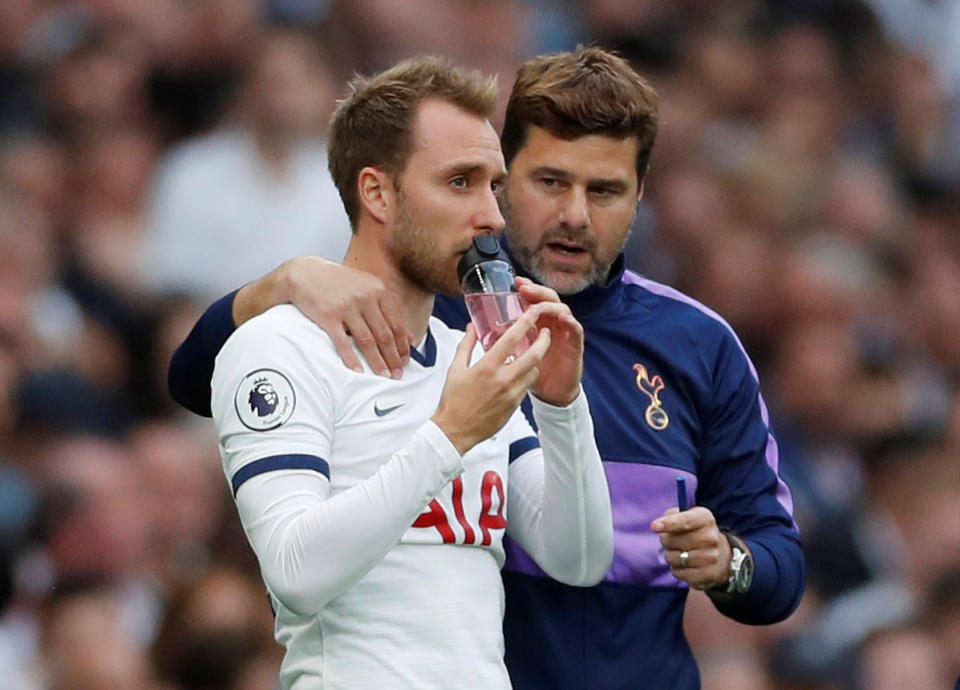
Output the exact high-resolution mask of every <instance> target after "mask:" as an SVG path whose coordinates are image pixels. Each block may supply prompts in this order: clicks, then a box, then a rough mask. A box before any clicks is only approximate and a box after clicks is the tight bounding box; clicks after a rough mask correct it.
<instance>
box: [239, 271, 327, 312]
mask: <svg viewBox="0 0 960 690" xmlns="http://www.w3.org/2000/svg"><path fill="white" fill-rule="evenodd" d="M309 259H315V260H316V261H320V262H323V263H331V262H328V261H326V260H325V259H320V258H319V257H309ZM306 260H308V259H307V258H300V259H292V260H290V261H287V262H285V263H282V264H280V265H279V266H277V268H275V269H273V270H272V271H270V273H268V274H267V275H265V276H263V277H262V278H260V279H258V280H255V281H253V282H252V283H247V284H246V285H244V286H243V287H242V288H240V289H239V290H237V293H236V297H235V298H234V300H233V312H232V314H233V323H234V324H235V325H236V326H239V325H241V324H243V323H246V322H247V321H249V320H250V319H252V318H253V317H254V316H257V315H259V314H262V313H263V312H265V311H266V310H267V309H269V308H270V307H275V306H277V305H278V304H288V303H290V302H294V303H295V299H294V291H295V290H296V286H297V284H298V283H297V280H296V279H295V277H294V276H293V275H292V274H293V272H294V271H295V267H296V262H298V261H306Z"/></svg>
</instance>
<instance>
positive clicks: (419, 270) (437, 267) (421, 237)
mask: <svg viewBox="0 0 960 690" xmlns="http://www.w3.org/2000/svg"><path fill="white" fill-rule="evenodd" d="M436 244H437V243H436V238H434V237H432V236H431V234H430V233H429V232H428V231H426V230H425V229H424V228H423V227H422V226H421V224H420V223H418V222H417V220H416V218H415V217H414V214H413V211H412V209H411V208H410V204H409V202H408V201H407V198H406V196H404V194H403V192H402V191H398V193H397V217H396V220H395V221H394V224H393V228H392V230H391V231H390V237H389V239H388V240H387V248H388V249H389V251H390V254H391V256H392V257H393V260H394V261H395V262H396V264H397V268H398V269H400V272H401V273H402V274H403V276H404V277H405V278H406V279H407V280H408V281H410V283H411V284H413V285H416V286H417V287H419V288H421V289H422V290H424V291H425V292H429V293H432V294H442V295H451V296H460V295H461V291H460V284H459V282H458V281H457V279H456V278H457V277H456V273H455V272H454V273H451V272H450V271H447V270H444V268H445V267H446V266H447V265H448V262H447V261H446V258H447V257H437V255H436V251H435V247H436Z"/></svg>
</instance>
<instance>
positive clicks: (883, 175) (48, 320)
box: [0, 0, 960, 690]
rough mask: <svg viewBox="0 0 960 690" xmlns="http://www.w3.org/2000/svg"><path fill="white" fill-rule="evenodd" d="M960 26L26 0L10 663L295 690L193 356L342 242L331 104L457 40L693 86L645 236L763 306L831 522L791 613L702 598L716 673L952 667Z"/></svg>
mask: <svg viewBox="0 0 960 690" xmlns="http://www.w3.org/2000/svg"><path fill="white" fill-rule="evenodd" d="M958 37H960V3H957V2H954V1H952V0H858V1H854V0H832V1H831V0H805V1H802V0H796V1H793V2H791V1H788V0H779V1H774V0H770V1H769V2H764V1H762V0H633V1H630V2H626V1H621V0H557V1H551V0H482V1H481V0H191V1H189V2H184V0H77V1H75V2H56V1H53V0H0V563H2V569H0V687H3V688H7V689H9V690H39V689H44V690H46V689H50V690H68V689H69V690H101V689H112V690H128V689H129V690H134V689H136V690H270V689H272V688H274V687H275V686H276V674H277V668H278V663H279V658H280V655H281V649H280V648H279V647H278V646H277V645H276V644H275V643H274V642H273V640H272V618H271V613H270V610H269V607H268V605H267V601H266V598H265V595H264V591H263V587H262V584H261V582H260V579H259V577H258V574H257V569H256V564H255V562H254V560H253V557H252V554H251V552H250V550H249V548H248V546H247V544H246V542H245V540H244V537H243V534H242V532H241V531H240V528H239V521H238V520H237V517H236V515H235V511H234V508H233V505H232V502H231V500H230V496H229V493H228V491H227V485H226V482H225V481H224V478H223V476H222V471H221V469H220V461H219V457H218V453H217V448H216V442H215V437H214V434H213V430H212V425H211V423H210V422H209V421H208V420H202V419H200V418H195V417H192V416H191V415H189V414H187V413H185V412H184V411H182V410H179V409H178V408H177V407H176V406H175V405H174V404H173V402H172V401H171V400H170V399H169V397H168V395H167V394H166V390H165V376H166V367H167V363H168V361H169V356H170V353H171V351H172V349H173V347H175V345H176V344H177V343H178V342H179V341H180V339H181V338H182V337H183V336H184V335H185V333H186V331H187V329H188V328H189V326H190V325H191V324H192V322H193V320H194V319H195V318H196V317H197V316H198V315H199V313H200V311H201V310H202V308H203V307H205V306H206V304H207V303H208V302H209V301H211V300H212V299H214V298H216V297H218V296H220V295H221V294H222V293H224V292H226V291H228V290H230V289H233V288H235V287H238V286H239V285H241V284H243V283H244V282H247V281H249V280H252V279H254V278H256V277H258V276H260V275H261V274H263V273H265V272H267V271H268V270H270V269H271V268H273V267H274V266H275V265H276V264H277V263H279V262H280V261H282V260H283V259H285V258H288V257H290V256H294V255H297V254H307V253H317V254H322V255H324V256H327V257H329V258H333V259H338V258H340V256H341V255H342V252H343V250H344V248H345V246H346V243H347V240H348V233H349V230H348V226H347V222H346V218H345V215H344V213H343V211H342V210H341V208H340V203H339V199H338V196H337V194H336V192H335V190H334V188H333V186H332V183H331V182H330V179H329V176H328V173H327V171H326V157H325V148H324V139H323V132H324V127H325V123H326V120H327V117H328V115H329V113H330V111H331V109H332V106H333V104H334V102H335V99H336V98H337V97H338V95H339V94H340V93H342V92H343V90H344V85H345V82H346V80H347V79H348V78H349V77H350V76H351V75H352V74H353V73H355V72H358V71H359V72H364V73H370V72H372V71H376V70H379V69H382V68H384V67H386V66H388V65H390V64H391V63H393V62H394V61H396V60H398V59H400V58H403V57H406V56H409V55H412V54H415V53H421V52H429V53H436V54H441V55H446V56H449V57H451V58H453V59H454V60H455V61H457V62H460V63H462V64H466V65H470V66H474V67H478V68H480V69H483V70H486V71H488V72H495V73H498V74H499V75H500V79H501V82H500V83H501V87H502V88H503V90H504V93H506V92H507V91H508V90H509V87H510V86H511V83H512V78H513V73H514V70H515V69H516V67H517V66H518V65H519V64H520V62H522V61H523V60H525V59H527V58H528V57H531V56H533V55H535V54H538V53H543V52H551V51H555V50H566V49H570V48H572V47H574V46H575V45H576V44H577V43H580V42H582V43H596V44H598V45H601V46H604V47H607V48H613V49H616V50H618V51H620V52H621V53H622V54H623V55H624V56H625V57H627V58H628V59H629V60H631V61H632V62H633V64H634V65H635V66H636V67H637V68H638V70H639V71H640V72H641V73H642V74H644V75H645V76H646V77H647V78H648V79H649V81H650V82H651V83H652V84H653V85H654V86H655V87H656V88H657V89H658V90H659V92H660V94H661V96H662V120H663V124H662V128H661V133H660V137H659V140H658V143H657V146H656V149H655V151H654V155H653V159H652V164H651V168H650V173H649V175H648V178H647V182H646V193H645V200H644V203H643V205H642V206H641V209H640V212H639V213H638V216H637V220H636V226H635V228H634V231H633V234H632V236H631V240H630V243H629V245H628V256H629V264H630V266H631V268H633V269H635V270H637V271H640V272H642V273H644V274H646V275H648V276H650V277H652V278H654V279H658V280H662V281H665V282H668V283H670V284H672V285H674V286H676V287H678V288H679V289H681V290H684V291H686V292H688V293H690V294H692V295H693V296H695V297H696V298H698V299H700V300H701V301H703V302H705V303H706V304H707V305H708V306H710V307H712V308H713V309H715V310H716V311H718V312H720V313H721V314H723V315H724V316H725V317H726V318H727V319H728V320H729V321H730V323H731V324H732V325H733V326H734V328H735V329H736V330H737V331H738V332H739V334H740V335H741V337H742V339H743V340H744V342H745V345H746V347H747V349H748V351H749V352H750V353H751V354H752V356H753V358H754V360H755V362H756V364H757V367H758V369H759V371H760V377H761V384H762V387H763V390H764V394H765V396H766V398H767V401H768V403H769V405H770V407H771V412H772V419H773V424H774V429H775V432H776V434H777V437H778V440H779V443H780V449H781V453H782V472H783V474H784V475H785V477H786V478H787V480H788V481H789V483H790V486H791V487H792V489H793V493H794V498H795V501H796V506H797V515H796V517H797V521H798V523H799V524H800V526H801V528H802V530H803V532H804V536H805V548H806V552H807V556H808V562H809V568H810V573H809V575H810V577H809V587H808V589H807V592H806V596H805V598H804V601H803V604H802V605H801V608H800V610H799V611H798V612H797V613H796V614H795V615H794V616H793V617H792V618H791V619H790V620H789V621H787V622H786V623H783V624H780V625H777V626H773V627H769V628H749V627H746V626H741V625H738V624H736V623H732V622H730V621H727V620H726V619H723V618H722V617H721V616H719V615H718V614H716V613H715V612H714V611H713V609H712V607H711V605H710V603H709V601H708V600H707V598H706V597H705V596H703V595H702V594H699V593H694V594H692V595H691V597H690V602H689V605H688V616H687V624H688V625H687V628H688V635H689V637H690V640H691V642H692V644H693V645H694V648H695V652H696V655H697V657H698V660H699V662H700V665H701V669H702V672H703V676H704V686H705V688H706V689H707V690H724V689H726V688H736V690H761V689H766V690H827V689H832V688H862V689H863V690H885V689H888V688H889V689H893V688H906V687H909V688H911V690H939V689H941V688H948V687H952V686H953V681H954V680H955V679H956V678H957V676H958V674H960V471H958V463H957V460H956V459H957V457H958V455H960V220H958V219H960V39H958ZM496 124H497V126H498V127H499V122H498V123H496ZM651 624H654V623H653V622H651ZM636 682H638V683H640V682H642V679H636Z"/></svg>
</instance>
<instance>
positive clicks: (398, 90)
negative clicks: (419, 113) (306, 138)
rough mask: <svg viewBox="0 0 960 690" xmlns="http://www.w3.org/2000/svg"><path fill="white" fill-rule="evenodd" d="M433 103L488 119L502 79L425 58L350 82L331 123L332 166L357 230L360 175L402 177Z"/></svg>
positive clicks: (344, 203)
mask: <svg viewBox="0 0 960 690" xmlns="http://www.w3.org/2000/svg"><path fill="white" fill-rule="evenodd" d="M428 98H438V99H441V100H444V101H448V102H449V103H452V104H453V105H456V106H458V107H460V108H462V109H463V110H466V111H467V112H469V113H472V114H474V115H477V116H478V117H482V118H487V117H490V114H491V113H492V112H493V110H494V108H496V105H497V80H496V77H491V76H485V75H483V74H481V73H480V72H477V71H474V70H467V69H464V68H461V67H457V66H455V65H453V64H452V63H450V62H449V61H447V60H445V59H443V58H437V57H431V56H422V57H416V58H411V59H409V60H404V61H403V62H400V63H398V64H396V65H394V66H393V67H391V68H390V69H388V70H386V71H385V72H381V73H380V74H377V75H375V76H373V77H361V76H358V77H355V78H354V79H353V80H352V81H351V82H350V93H349V94H348V95H347V97H346V98H344V99H343V100H342V101H340V102H339V104H338V106H337V109H336V111H335V112H334V114H333V119H332V120H331V123H330V134H329V147H330V151H329V165H330V174H331V175H332V176H333V181H334V182H335V183H336V185H337V189H339V190H340V198H341V199H343V205H344V207H345V208H346V209H347V215H348V216H350V222H351V224H353V225H354V226H356V222H357V219H358V218H359V212H360V200H359V198H358V196H357V177H358V175H359V174H360V171H361V170H362V169H363V168H365V167H367V166H374V167H377V168H380V169H381V170H384V171H386V172H388V173H390V174H391V175H394V177H395V178H396V177H397V176H399V174H400V172H401V171H402V170H403V168H404V166H405V165H406V162H407V158H408V157H409V156H410V153H411V151H412V149H413V137H412V129H413V118H414V115H415V113H416V110H417V106H418V105H419V104H420V103H421V102H422V101H424V100H426V99H428Z"/></svg>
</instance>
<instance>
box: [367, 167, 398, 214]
mask: <svg viewBox="0 0 960 690" xmlns="http://www.w3.org/2000/svg"><path fill="white" fill-rule="evenodd" d="M357 196H358V198H359V200H360V205H361V206H362V207H363V208H364V210H366V212H367V213H369V214H370V215H371V216H372V217H373V218H374V219H375V220H376V221H377V222H379V223H381V224H386V223H387V222H388V220H389V219H390V217H391V216H392V214H393V209H394V202H395V200H396V190H395V189H394V186H393V178H392V177H391V176H390V175H388V174H387V173H386V172H384V171H383V170H381V169H380V168H375V167H373V166H369V165H368V166H367V167H365V168H364V169H363V170H361V171H360V174H359V175H357Z"/></svg>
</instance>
